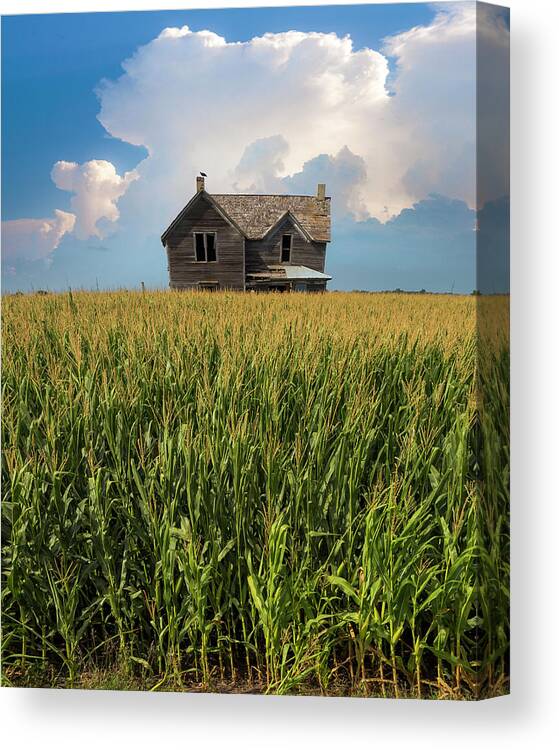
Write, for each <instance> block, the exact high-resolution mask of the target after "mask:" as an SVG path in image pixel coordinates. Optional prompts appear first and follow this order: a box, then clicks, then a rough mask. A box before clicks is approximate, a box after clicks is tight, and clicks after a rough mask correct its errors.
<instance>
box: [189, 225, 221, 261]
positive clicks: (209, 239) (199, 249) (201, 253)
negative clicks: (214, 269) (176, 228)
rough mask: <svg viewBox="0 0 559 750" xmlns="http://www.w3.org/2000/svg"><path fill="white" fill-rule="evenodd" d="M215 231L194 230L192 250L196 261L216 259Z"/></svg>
mask: <svg viewBox="0 0 559 750" xmlns="http://www.w3.org/2000/svg"><path fill="white" fill-rule="evenodd" d="M215 245H216V243H215V232H194V250H195V253H196V260H197V262H198V263H214V262H215V261H216V260H217V253H216V247H215Z"/></svg>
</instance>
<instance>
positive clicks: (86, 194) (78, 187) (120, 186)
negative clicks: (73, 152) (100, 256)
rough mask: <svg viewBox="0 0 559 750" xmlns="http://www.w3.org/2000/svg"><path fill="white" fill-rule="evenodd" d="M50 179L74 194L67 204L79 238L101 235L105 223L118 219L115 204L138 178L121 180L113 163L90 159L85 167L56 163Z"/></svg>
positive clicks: (129, 176) (129, 175)
mask: <svg viewBox="0 0 559 750" xmlns="http://www.w3.org/2000/svg"><path fill="white" fill-rule="evenodd" d="M51 177H52V180H53V182H54V184H55V185H56V187H57V188H59V189H60V190H67V191H68V192H71V193H74V195H73V197H72V199H71V201H70V205H71V207H72V210H73V212H74V214H75V216H76V223H75V228H74V232H75V235H76V237H77V238H78V239H87V237H102V236H104V234H105V232H106V230H107V227H108V224H110V223H114V222H116V221H117V220H118V218H119V210H118V207H117V202H118V200H119V198H122V196H123V195H124V194H125V193H126V191H127V190H128V187H129V186H130V184H131V183H132V182H133V181H134V180H136V179H137V178H138V173H137V172H136V171H134V170H133V171H131V172H125V173H124V175H123V176H122V177H121V176H120V175H119V174H118V173H117V171H116V169H115V166H114V164H111V162H109V161H104V160H102V159H93V160H92V161H87V162H85V163H84V164H76V162H68V161H58V162H56V164H55V165H54V167H53V168H52V172H51Z"/></svg>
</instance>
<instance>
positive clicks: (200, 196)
mask: <svg viewBox="0 0 559 750" xmlns="http://www.w3.org/2000/svg"><path fill="white" fill-rule="evenodd" d="M202 199H205V200H206V201H208V203H211V205H212V206H213V207H214V208H215V210H216V211H217V212H218V213H219V214H220V215H221V216H222V217H223V218H224V219H225V221H227V222H228V223H229V224H231V226H232V227H235V229H236V230H237V231H238V232H239V234H241V235H242V236H243V237H246V234H245V233H244V232H243V230H242V229H241V228H240V227H239V226H238V224H237V223H236V221H235V220H234V219H233V218H231V217H230V216H228V215H227V213H226V212H225V211H224V210H223V208H222V207H221V206H220V205H219V204H218V203H217V202H216V201H215V199H214V198H213V196H211V195H210V194H209V193H206V191H205V190H200V191H199V192H197V193H195V194H194V195H193V196H192V198H191V199H190V200H189V201H188V203H187V204H186V206H185V207H184V208H183V210H182V211H181V212H180V213H179V215H178V216H176V217H175V218H174V219H173V221H172V222H171V223H170V224H169V226H168V227H167V229H166V230H165V231H164V232H163V234H162V235H161V244H162V245H163V246H165V243H166V241H167V237H168V236H169V234H170V232H171V231H172V230H173V229H174V228H175V227H176V225H177V224H178V223H179V222H180V220H181V219H182V218H183V216H186V214H187V213H188V212H189V211H190V209H191V208H192V206H193V205H194V204H195V203H197V202H198V201H199V200H202Z"/></svg>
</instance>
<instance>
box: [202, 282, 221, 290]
mask: <svg viewBox="0 0 559 750" xmlns="http://www.w3.org/2000/svg"><path fill="white" fill-rule="evenodd" d="M198 288H199V289H203V290H204V291H206V292H217V290H218V289H219V281H199V282H198Z"/></svg>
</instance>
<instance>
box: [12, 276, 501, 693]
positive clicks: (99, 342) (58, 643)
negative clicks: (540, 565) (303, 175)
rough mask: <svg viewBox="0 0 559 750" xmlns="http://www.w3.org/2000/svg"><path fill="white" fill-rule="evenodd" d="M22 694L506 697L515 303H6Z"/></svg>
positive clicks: (324, 299) (96, 296)
mask: <svg viewBox="0 0 559 750" xmlns="http://www.w3.org/2000/svg"><path fill="white" fill-rule="evenodd" d="M2 327H3V436H2V437H3V450H2V497H3V503H2V563H3V564H2V580H3V586H2V614H3V635H2V638H3V641H2V679H3V682H4V684H14V685H17V684H35V685H65V686H74V685H79V684H80V679H81V677H82V676H83V675H84V674H86V673H88V672H91V671H92V670H106V671H109V672H110V671H111V670H118V671H119V673H122V674H127V675H133V676H135V678H136V679H139V680H140V681H141V685H142V686H144V687H147V688H151V689H203V690H212V689H233V690H234V689H243V690H253V691H262V692H270V693H280V694H284V693H315V694H351V695H380V696H419V697H449V698H480V697H485V696H489V695H494V694H497V693H502V692H506V691H507V689H508V688H507V685H508V601H509V600H508V576H509V567H508V554H509V525H508V471H509V452H508V446H509V438H508V377H509V376H508V368H509V364H508V358H509V355H508V338H507V331H508V300H507V299H506V298H498V297H495V298H482V299H480V298H475V297H457V296H435V295H411V294H410V295H408V294H363V293H335V292H332V293H327V294H323V295H310V294H287V295H282V294H267V295H266V294H264V295H258V294H249V293H228V292H219V293H213V294H212V293H209V292H183V293H172V292H145V293H135V292H126V291H122V292H110V293H109V292H107V293H88V292H77V293H76V292H74V293H71V292H70V293H66V294H48V295H37V294H35V295H21V296H11V297H5V298H4V300H3V326H2Z"/></svg>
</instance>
